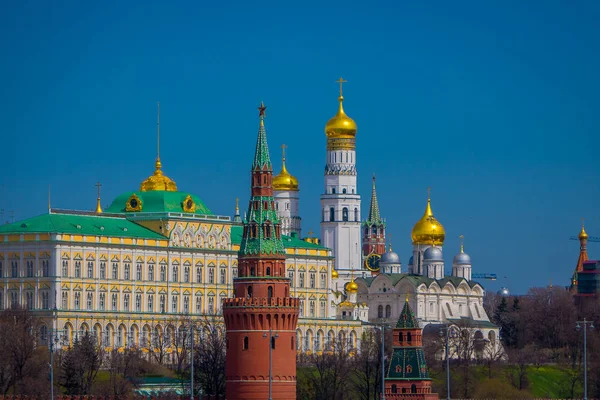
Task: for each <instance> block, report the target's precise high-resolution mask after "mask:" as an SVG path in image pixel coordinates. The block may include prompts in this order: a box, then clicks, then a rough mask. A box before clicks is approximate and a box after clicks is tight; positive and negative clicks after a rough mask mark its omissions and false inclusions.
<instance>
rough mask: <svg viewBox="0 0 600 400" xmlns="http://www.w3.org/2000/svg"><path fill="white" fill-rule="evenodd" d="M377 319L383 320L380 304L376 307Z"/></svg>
mask: <svg viewBox="0 0 600 400" xmlns="http://www.w3.org/2000/svg"><path fill="white" fill-rule="evenodd" d="M377 318H383V306H382V305H381V304H380V305H379V306H377Z"/></svg>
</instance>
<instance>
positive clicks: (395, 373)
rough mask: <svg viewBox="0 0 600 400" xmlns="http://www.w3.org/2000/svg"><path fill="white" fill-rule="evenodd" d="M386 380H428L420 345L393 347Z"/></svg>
mask: <svg viewBox="0 0 600 400" xmlns="http://www.w3.org/2000/svg"><path fill="white" fill-rule="evenodd" d="M385 379H386V380H407V381H411V380H429V371H428V370H427V363H426V362H425V354H424V353H423V348H422V347H394V353H393V354H392V359H391V360H390V363H389V366H388V370H387V374H386V375H385Z"/></svg>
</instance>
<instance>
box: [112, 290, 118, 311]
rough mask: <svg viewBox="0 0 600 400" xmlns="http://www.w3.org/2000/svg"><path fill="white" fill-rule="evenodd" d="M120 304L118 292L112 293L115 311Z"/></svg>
mask: <svg viewBox="0 0 600 400" xmlns="http://www.w3.org/2000/svg"><path fill="white" fill-rule="evenodd" d="M118 304H119V296H117V294H116V293H113V294H112V310H113V311H117V308H118Z"/></svg>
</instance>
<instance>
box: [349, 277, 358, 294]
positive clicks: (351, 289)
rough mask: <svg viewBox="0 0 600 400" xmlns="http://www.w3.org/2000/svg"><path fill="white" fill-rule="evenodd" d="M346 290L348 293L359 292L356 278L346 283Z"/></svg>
mask: <svg viewBox="0 0 600 400" xmlns="http://www.w3.org/2000/svg"><path fill="white" fill-rule="evenodd" d="M346 292H347V293H356V292H358V285H357V284H356V282H354V279H352V280H351V281H350V282H348V283H347V284H346Z"/></svg>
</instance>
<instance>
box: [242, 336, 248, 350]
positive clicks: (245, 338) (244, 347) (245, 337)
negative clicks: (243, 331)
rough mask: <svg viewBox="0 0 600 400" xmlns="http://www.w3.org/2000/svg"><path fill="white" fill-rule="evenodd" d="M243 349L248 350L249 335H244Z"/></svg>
mask: <svg viewBox="0 0 600 400" xmlns="http://www.w3.org/2000/svg"><path fill="white" fill-rule="evenodd" d="M242 350H248V336H244V343H243V344H242Z"/></svg>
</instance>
